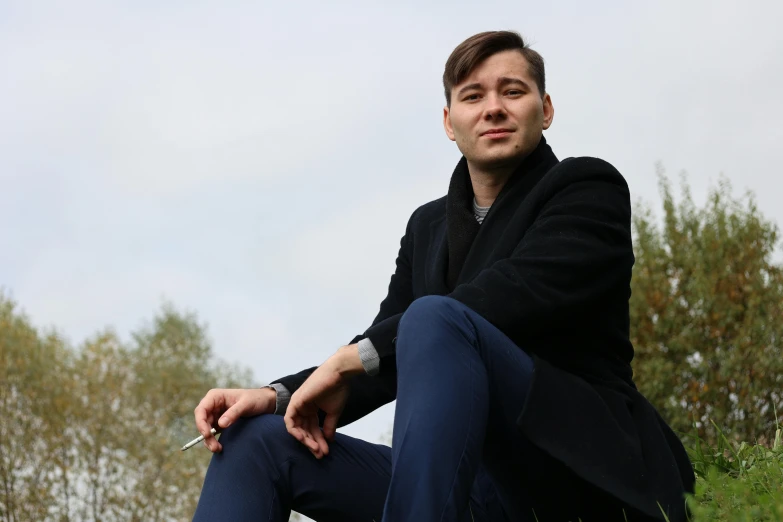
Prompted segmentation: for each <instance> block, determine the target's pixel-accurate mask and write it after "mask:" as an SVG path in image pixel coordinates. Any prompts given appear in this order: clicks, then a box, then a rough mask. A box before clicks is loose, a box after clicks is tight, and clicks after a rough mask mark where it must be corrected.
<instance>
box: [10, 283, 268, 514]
mask: <svg viewBox="0 0 783 522" xmlns="http://www.w3.org/2000/svg"><path fill="white" fill-rule="evenodd" d="M249 386H253V384H252V376H251V373H250V371H249V370H247V369H243V368H242V367H240V366H238V365H233V366H232V365H227V364H224V363H222V362H220V361H217V360H215V358H214V356H213V355H212V349H211V344H210V342H209V340H208V339H207V336H206V328H205V327H204V326H203V325H201V324H199V323H198V321H197V320H196V317H195V316H194V315H193V314H182V313H179V312H177V311H176V310H174V309H173V307H171V306H164V308H163V310H162V311H161V312H160V313H159V314H158V315H156V316H155V317H154V318H153V321H152V323H151V324H150V325H149V326H146V327H144V328H141V329H139V331H137V332H136V333H135V334H134V335H133V340H132V342H131V343H129V344H128V345H125V344H123V343H122V342H121V341H120V340H119V339H118V337H117V336H116V334H114V333H113V332H112V331H111V330H105V331H102V332H99V333H97V334H96V335H94V336H92V337H91V338H89V339H88V340H86V341H85V342H84V343H83V344H82V345H81V346H79V347H78V349H73V348H70V347H69V346H68V345H67V344H66V343H65V342H64V341H63V340H62V338H61V337H59V336H58V335H56V334H55V333H40V332H39V331H38V330H36V329H35V328H34V327H33V326H32V324H31V323H30V321H29V320H28V319H27V317H25V316H24V315H23V314H21V313H20V312H19V311H18V309H17V308H16V304H15V303H14V302H13V301H11V300H10V299H8V298H6V297H5V295H4V294H2V293H0V419H2V422H0V522H21V521H28V520H40V521H43V522H48V521H58V522H65V521H69V522H76V521H79V522H82V521H101V522H113V521H128V520H138V521H142V520H143V521H145V522H146V521H162V520H166V521H168V520H183V521H184V520H190V519H191V518H192V515H193V511H194V509H195V505H196V502H197V501H198V496H199V493H200V491H201V485H202V483H203V479H204V474H205V472H206V468H207V465H208V463H209V459H210V455H211V454H210V453H209V452H208V451H206V450H205V449H203V448H194V449H192V450H190V451H187V452H184V453H181V452H180V451H179V448H180V446H181V445H182V443H183V442H185V441H187V440H189V439H191V438H192V437H193V435H194V431H195V428H194V426H193V408H194V407H195V405H196V404H197V403H198V401H199V400H200V399H201V397H202V396H203V395H204V393H205V392H206V391H207V390H208V389H209V388H212V387H249Z"/></svg>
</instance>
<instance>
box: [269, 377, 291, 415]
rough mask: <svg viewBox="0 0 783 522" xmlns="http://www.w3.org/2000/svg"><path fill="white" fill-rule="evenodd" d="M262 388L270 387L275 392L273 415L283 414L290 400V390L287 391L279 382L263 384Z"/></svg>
mask: <svg viewBox="0 0 783 522" xmlns="http://www.w3.org/2000/svg"><path fill="white" fill-rule="evenodd" d="M264 388H272V389H273V390H275V392H277V398H276V399H275V415H285V410H286V409H287V408H288V403H289V402H290V401H291V392H290V391H288V388H286V387H285V386H284V385H283V384H280V383H279V382H276V383H273V384H270V385H268V386H264Z"/></svg>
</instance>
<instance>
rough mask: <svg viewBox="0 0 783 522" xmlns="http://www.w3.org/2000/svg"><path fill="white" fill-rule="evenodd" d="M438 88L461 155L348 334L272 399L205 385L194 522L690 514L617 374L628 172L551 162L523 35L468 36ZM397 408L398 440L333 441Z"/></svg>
mask: <svg viewBox="0 0 783 522" xmlns="http://www.w3.org/2000/svg"><path fill="white" fill-rule="evenodd" d="M443 83H444V89H445V94H446V107H445V108H444V110H443V124H444V128H445V131H446V135H447V136H448V137H449V139H451V140H453V141H455V142H456V143H457V147H458V148H459V150H460V151H461V152H462V154H463V158H462V159H461V160H460V162H459V163H458V165H457V167H456V169H455V170H454V173H453V174H452V177H451V182H450V185H449V188H448V194H447V195H446V196H445V197H443V198H440V199H438V200H435V201H432V202H430V203H427V204H425V205H423V206H421V207H419V208H418V209H417V210H416V211H415V212H414V213H413V215H412V216H411V218H410V220H409V222H408V226H407V229H406V231H405V235H404V237H403V238H402V241H401V246H400V250H399V255H398V257H397V267H396V271H395V273H394V275H392V277H391V282H390V284H389V292H388V295H387V296H386V298H385V299H384V300H383V302H382V303H381V306H380V312H379V313H378V315H377V317H376V318H375V320H374V321H373V323H372V325H371V326H370V328H369V329H368V330H367V331H366V332H364V334H362V335H359V336H357V337H356V338H355V339H354V340H353V341H352V342H351V343H350V344H348V345H346V346H343V347H341V348H340V349H339V350H338V351H337V353H335V354H334V355H333V356H332V357H330V358H329V359H328V360H327V361H325V362H324V363H323V364H322V365H321V366H319V367H317V368H311V369H308V370H305V371H303V372H301V373H299V374H296V375H291V376H288V377H285V378H282V379H280V380H278V381H276V382H275V383H273V384H272V385H271V386H270V387H266V388H263V389H261V390H211V391H210V392H209V393H207V395H206V396H205V397H204V399H203V400H202V401H201V403H200V404H199V406H198V407H197V408H196V411H195V417H196V424H197V426H198V429H199V431H200V432H201V433H202V434H204V435H205V436H206V439H205V443H206V445H207V446H208V447H209V449H210V450H212V451H213V452H216V455H215V456H214V457H213V459H212V463H211V464H210V467H209V470H208V472H207V477H206V480H205V483H204V488H203V491H202V496H201V499H200V502H199V506H198V509H197V512H196V515H195V520H197V521H199V522H201V521H207V520H227V521H246V520H248V521H249V520H264V521H267V520H269V521H284V520H287V518H288V516H289V513H290V510H292V509H294V510H296V511H299V512H301V513H304V514H305V515H307V516H309V517H312V518H314V519H316V520H319V521H354V520H355V521H370V520H375V521H376V522H380V521H381V520H383V521H384V522H401V521H406V522H407V521H411V522H412V521H416V522H430V521H457V520H459V521H463V520H473V521H478V520H481V521H489V520H492V521H498V520H505V521H527V520H540V521H541V522H556V521H565V520H573V521H576V520H578V519H581V520H583V521H592V520H600V521H603V522H605V521H614V520H617V521H622V520H663V519H664V518H663V513H666V515H667V517H668V519H669V520H670V521H682V520H685V501H684V493H685V492H686V491H692V487H693V481H694V477H693V472H692V469H691V465H690V462H689V461H688V458H687V455H686V454H685V452H684V450H683V447H682V445H681V444H680V442H679V440H678V439H677V437H676V436H675V435H674V434H673V433H672V431H671V430H670V429H669V428H668V426H667V425H666V424H665V422H664V421H663V420H662V419H661V418H660V417H659V416H658V414H657V412H656V411H655V410H654V409H653V407H652V406H651V405H650V404H649V403H648V402H647V401H646V400H645V399H644V397H642V396H641V395H640V394H639V392H638V391H637V390H636V387H635V385H634V383H633V380H632V372H631V366H630V363H631V359H632V358H633V347H632V346H631V343H630V341H629V312H628V298H629V296H630V279H631V267H632V265H633V262H634V258H633V251H632V241H631V230H630V216H631V211H630V201H629V199H630V198H629V193H628V188H627V185H626V183H625V180H624V179H623V177H622V176H621V175H620V174H619V173H618V172H617V171H616V170H615V169H614V168H613V167H612V166H611V165H609V164H608V163H606V162H604V161H602V160H599V159H595V158H570V159H566V160H564V161H558V159H557V158H556V157H555V155H554V154H553V152H552V150H551V149H550V147H549V146H548V145H547V143H546V140H545V139H544V137H543V131H544V130H545V129H547V128H549V126H550V125H551V123H552V120H553V117H554V108H553V106H552V100H551V98H550V96H549V94H547V93H546V90H545V75H544V63H543V60H542V58H541V56H540V55H539V54H538V53H536V52H535V51H533V50H531V49H530V48H528V47H527V45H526V44H525V43H524V41H523V40H522V38H521V37H520V36H519V35H518V34H516V33H512V32H505V31H501V32H487V33H481V34H477V35H475V36H472V37H471V38H469V39H467V40H466V41H464V42H463V43H461V44H460V45H459V46H458V47H457V48H456V49H455V50H454V52H453V53H452V55H451V56H450V57H449V59H448V61H447V62H446V68H445V72H444V75H443ZM395 398H396V399H397V404H396V411H395V419H394V431H393V448H388V447H385V446H382V445H375V444H370V443H368V442H365V441H361V440H357V439H354V438H351V437H347V436H345V435H342V434H337V433H336V429H337V428H338V427H339V426H342V425H345V424H348V423H350V422H352V421H354V420H356V419H358V418H360V417H362V416H363V415H366V414H367V413H369V412H371V411H373V410H374V409H376V408H378V407H379V406H381V405H383V404H386V403H388V402H391V401H392V400H394V399H395ZM273 412H274V413H277V415H267V414H269V413H273ZM283 415H284V417H283ZM211 427H219V428H220V429H222V430H224V431H223V434H222V435H221V440H220V442H218V441H217V440H216V439H215V438H214V437H212V436H210V435H209V430H210V428H211ZM221 450H222V451H221Z"/></svg>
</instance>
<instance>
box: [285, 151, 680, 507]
mask: <svg viewBox="0 0 783 522" xmlns="http://www.w3.org/2000/svg"><path fill="white" fill-rule="evenodd" d="M472 199H473V192H472V188H471V185H470V178H469V175H468V171H467V164H466V161H465V158H462V160H461V161H460V163H459V164H458V165H457V168H456V169H455V171H454V174H453V175H452V180H451V184H450V187H449V194H448V196H445V197H443V198H440V199H437V200H435V201H432V202H430V203H427V204H425V205H423V206H421V207H419V208H418V209H417V210H416V211H414V213H413V214H412V215H411V218H410V220H409V222H408V226H407V229H406V232H405V236H404V237H403V238H402V241H401V245H400V250H399V255H398V257H397V267H396V271H395V273H394V275H392V278H391V282H390V284H389V292H388V295H387V296H386V298H385V299H384V300H383V302H382V303H381V307H380V312H379V313H378V315H377V317H376V318H375V320H374V321H373V323H372V325H371V326H370V328H368V329H367V331H366V332H364V334H362V335H359V336H357V337H355V338H354V339H353V340H352V341H351V343H354V342H357V341H358V340H360V339H362V338H364V337H369V338H370V340H371V341H372V342H373V344H374V345H375V348H376V349H377V350H378V353H379V355H380V356H381V371H380V374H379V375H377V376H375V377H370V376H367V375H361V376H358V377H356V378H354V379H353V380H352V381H351V392H350V396H349V399H348V403H347V405H346V408H345V411H344V412H343V414H342V417H341V420H340V422H341V424H342V425H345V424H348V423H350V422H352V421H354V420H356V419H358V418H360V417H362V416H364V415H366V414H367V413H369V412H371V411H373V410H375V409H376V408H378V407H380V406H382V405H383V404H386V403H388V402H391V401H392V400H394V398H395V396H396V384H397V383H396V367H395V344H394V342H395V340H396V331H397V325H398V323H399V320H400V317H401V316H402V314H403V312H405V310H406V309H407V307H408V305H410V304H411V302H413V300H414V299H417V298H419V297H422V296H425V295H448V296H449V297H452V298H454V299H456V300H458V301H460V302H462V303H464V304H465V305H467V306H469V307H470V308H471V309H473V310H475V311H476V312H478V313H479V314H481V316H483V317H484V318H485V319H487V320H488V321H489V322H490V323H492V324H493V325H495V326H496V327H498V328H499V329H500V330H501V331H502V332H503V333H505V334H506V335H507V336H508V337H509V338H511V339H512V340H513V341H514V342H515V343H516V344H517V345H518V346H520V347H521V348H522V349H524V350H525V352H527V353H528V354H530V355H531V356H532V357H533V359H534V361H535V373H534V379H533V382H532V385H531V391H530V393H529V395H528V399H527V401H526V405H525V407H524V408H523V410H522V411H520V414H519V418H518V420H517V425H518V428H519V431H520V435H521V436H524V437H526V438H527V439H528V440H529V441H530V442H532V443H533V445H534V446H535V447H536V448H537V449H538V450H540V451H541V454H542V455H544V456H545V458H546V459H549V461H550V463H551V467H550V466H546V468H547V469H549V471H550V473H549V474H550V476H551V474H552V471H551V470H557V471H556V472H554V479H553V480H554V483H553V484H549V485H548V486H542V487H546V488H548V491H540V492H538V493H537V494H536V498H538V499H539V502H537V504H539V505H540V510H542V511H544V512H549V513H559V512H560V511H558V510H557V504H559V505H563V504H567V503H569V502H570V501H571V500H572V499H573V501H574V502H577V500H576V499H580V500H578V502H579V503H580V505H581V509H582V512H580V516H581V518H582V520H583V521H586V520H593V519H596V520H597V519H600V520H602V521H606V520H614V519H617V520H623V517H622V515H620V516H619V517H618V518H614V517H612V518H608V517H609V515H607V513H608V511H607V510H610V511H611V512H612V513H618V512H619V508H618V507H622V508H623V509H625V510H626V512H627V514H628V520H631V521H632V520H663V518H662V516H661V508H662V509H663V510H665V511H666V512H667V514H668V517H669V519H670V520H671V521H672V522H679V521H682V520H684V519H685V502H684V499H683V493H684V492H685V491H692V489H693V482H694V476H693V470H692V467H691V464H690V461H689V460H688V457H687V454H686V453H685V451H684V449H683V446H682V444H681V443H680V441H679V439H678V438H677V437H676V435H675V434H674V433H673V432H672V431H671V429H670V428H669V427H668V426H667V425H666V423H665V422H664V421H663V420H662V419H661V417H660V416H659V415H658V413H657V412H656V410H655V409H654V408H653V406H652V405H651V404H650V403H649V402H648V401H647V400H646V399H645V398H644V397H643V396H642V395H641V394H640V393H639V392H638V391H637V389H636V386H635V385H634V383H633V380H632V370H631V360H632V358H633V353H634V352H633V346H632V345H631V342H630V340H629V309H628V298H629V297H630V294H631V291H630V281H631V268H632V266H633V263H634V255H633V248H632V239H631V205H630V197H629V192H628V186H627V184H626V182H625V179H624V178H623V177H622V175H621V174H620V173H619V172H618V171H617V170H616V169H615V168H614V167H612V166H611V165H610V164H609V163H607V162H605V161H603V160H600V159H596V158H589V157H582V158H569V159H566V160H563V161H558V160H557V158H556V157H555V155H554V154H553V153H552V150H551V149H550V147H549V146H548V145H547V144H546V141H545V140H544V139H543V138H542V140H541V143H540V144H539V146H538V147H537V148H536V150H535V151H534V152H533V153H532V154H531V155H530V156H529V157H528V158H527V159H526V160H525V161H524V162H523V164H522V165H521V166H520V167H519V169H517V171H516V172H515V173H514V175H513V176H512V177H511V178H510V179H509V181H508V182H507V183H506V185H505V186H504V187H503V189H502V190H501V192H500V194H499V195H498V197H497V199H496V200H495V202H494V203H493V205H492V207H491V208H490V210H489V213H488V214H487V216H486V218H485V220H484V222H483V224H482V225H481V226H480V227H479V226H477V224H476V223H475V220H474V218H473V216H472V210H471V202H472ZM311 372H312V368H311V369H308V370H304V371H303V372H300V373H298V374H295V375H291V376H288V377H285V378H282V379H279V380H278V381H276V382H281V383H283V384H284V385H286V386H287V387H288V389H290V390H291V391H292V392H293V391H294V390H296V389H297V388H298V387H299V386H300V385H301V384H302V382H304V380H305V379H306V378H307V376H308V375H309V374H310V373H311ZM560 479H562V480H560ZM543 483H544V482H542V484H543ZM557 484H560V485H561V486H563V487H566V485H567V487H566V489H563V487H557ZM531 487H535V484H532V485H531ZM553 489H554V491H552V490H553ZM541 499H543V500H541ZM547 499H549V500H547ZM542 503H543V504H547V503H550V504H551V506H549V507H550V508H551V509H549V508H547V506H546V505H542ZM659 505H660V507H659ZM610 508H611V509H610ZM538 516H539V519H540V520H542V522H550V521H551V522H555V521H554V520H552V517H550V518H549V519H545V518H544V517H543V516H542V513H541V512H540V511H539V512H538Z"/></svg>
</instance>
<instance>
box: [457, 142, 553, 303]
mask: <svg viewBox="0 0 783 522" xmlns="http://www.w3.org/2000/svg"><path fill="white" fill-rule="evenodd" d="M463 159H464V158H463ZM557 163H558V159H557V157H556V156H555V155H554V153H553V152H552V149H551V148H550V147H549V145H547V143H546V139H544V137H543V136H542V137H541V141H540V142H539V144H538V146H537V147H536V149H535V150H534V151H533V152H532V153H531V154H530V156H528V157H527V158H525V160H524V161H523V162H522V164H521V165H520V166H519V167H518V168H517V170H516V171H515V172H514V174H513V175H512V176H511V178H509V180H508V182H507V183H506V184H505V185H504V186H503V188H502V189H501V191H500V194H498V197H497V198H496V199H495V202H494V203H493V204H492V207H491V208H490V209H489V212H488V213H487V216H486V217H485V218H484V222H483V223H482V224H481V225H480V226H479V227H478V228H477V231H476V233H475V235H474V237H473V240H472V241H471V242H470V244H469V245H468V248H467V250H466V252H465V255H464V258H463V264H462V265H461V266H460V269H459V276H458V277H457V279H456V282H455V284H454V286H456V285H458V284H461V283H464V282H466V281H470V280H472V279H473V278H474V277H475V276H476V275H477V274H478V272H480V271H481V270H483V269H484V268H486V266H485V264H486V260H487V258H488V257H489V256H490V254H491V253H492V252H493V251H494V247H495V245H497V244H499V243H500V240H501V237H502V235H503V233H504V231H505V229H506V225H508V223H509V222H510V221H511V218H512V216H513V215H514V213H515V212H516V211H517V209H518V208H519V206H520V204H521V203H522V202H523V201H524V199H525V197H526V196H527V195H528V194H529V193H530V191H531V190H532V189H533V187H535V185H536V184H537V183H538V182H539V181H540V180H541V178H543V177H544V176H545V175H546V173H547V172H549V170H551V169H552V167H554V166H555V165H557ZM457 173H458V171H456V170H455V174H457ZM465 174H467V168H465ZM468 183H470V178H469V175H468ZM453 184H454V183H452V185H453ZM469 187H471V188H470V189H469V196H468V197H469V199H468V203H467V204H468V208H469V209H470V217H471V219H473V221H474V222H476V221H475V217H473V211H472V202H473V189H472V186H471V185H469ZM450 190H451V187H450ZM449 196H451V193H450V194H449ZM460 196H462V194H460ZM463 197H464V196H463ZM450 210H451V208H450V207H449V206H448V205H447V211H446V212H447V214H448V212H449V211H450ZM447 217H449V216H447ZM451 223H452V221H448V224H449V225H451ZM451 239H452V235H451V233H449V234H448V240H449V241H451ZM450 254H451V248H449V255H450ZM454 286H451V285H450V288H452V289H453V288H454Z"/></svg>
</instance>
